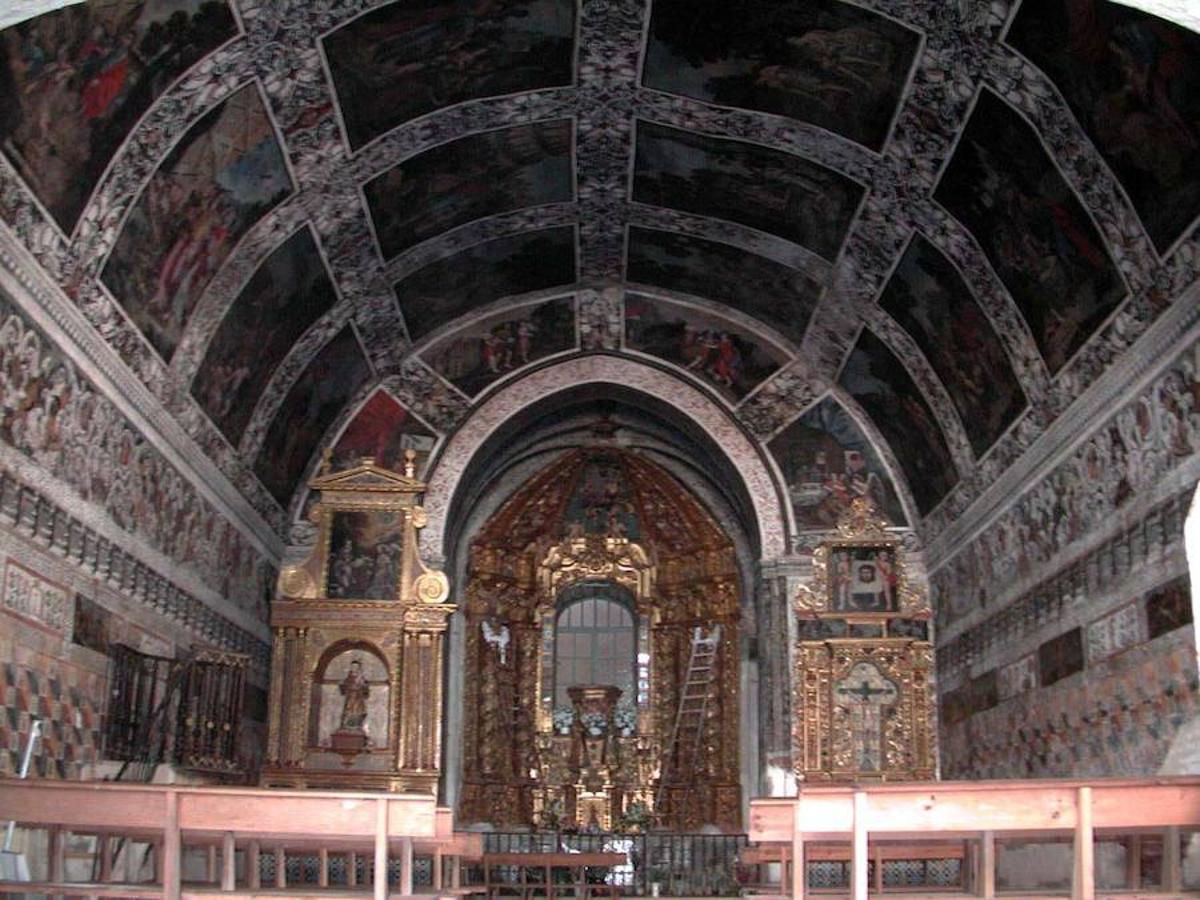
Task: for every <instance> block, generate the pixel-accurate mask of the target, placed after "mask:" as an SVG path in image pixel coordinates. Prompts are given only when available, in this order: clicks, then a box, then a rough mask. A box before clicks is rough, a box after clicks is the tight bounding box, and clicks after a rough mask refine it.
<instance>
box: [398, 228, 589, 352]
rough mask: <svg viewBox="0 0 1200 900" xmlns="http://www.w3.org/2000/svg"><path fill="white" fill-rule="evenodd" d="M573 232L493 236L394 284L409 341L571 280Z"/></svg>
mask: <svg viewBox="0 0 1200 900" xmlns="http://www.w3.org/2000/svg"><path fill="white" fill-rule="evenodd" d="M575 278H576V275H575V229H574V228H572V227H571V226H569V225H567V226H563V227H561V228H546V229H543V230H541V231H533V232H527V233H525V234H517V235H512V236H510V237H502V238H496V239H495V240H491V241H486V242H484V243H482V244H477V245H476V246H474V247H468V248H467V249H466V250H462V251H460V252H458V253H455V254H454V255H453V256H449V257H447V258H446V259H439V260H437V261H435V262H431V263H429V264H428V265H426V266H424V267H423V268H420V269H418V270H417V271H416V272H413V273H412V274H411V275H408V276H407V277H405V278H403V279H402V280H401V281H399V282H397V284H396V293H397V295H398V296H399V298H400V309H401V310H402V311H403V313H404V322H405V324H406V325H407V326H408V334H409V336H410V337H411V338H412V339H413V340H417V339H418V338H421V337H424V336H425V335H427V334H429V333H430V332H431V331H433V330H434V329H435V328H438V327H440V326H442V325H445V324H446V323H447V322H449V321H450V320H451V319H455V318H457V317H458V316H461V315H463V314H464V313H468V312H470V311H471V310H473V309H475V308H476V307H479V306H483V305H484V304H486V303H492V302H494V301H496V300H500V299H502V298H504V297H509V296H513V295H515V294H524V293H528V292H530V291H539V290H545V289H546V288H552V287H558V286H561V285H569V284H573V283H574V282H575Z"/></svg>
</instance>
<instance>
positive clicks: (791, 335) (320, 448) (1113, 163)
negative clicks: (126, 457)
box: [0, 0, 1200, 538]
mask: <svg viewBox="0 0 1200 900" xmlns="http://www.w3.org/2000/svg"><path fill="white" fill-rule="evenodd" d="M1198 84H1200V38H1198V37H1197V36H1196V35H1193V34H1190V33H1187V32H1184V31H1182V30H1181V29H1179V28H1177V27H1175V26H1170V25H1167V24H1166V23H1164V22H1161V21H1160V20H1157V19H1154V18H1153V17H1150V16H1148V15H1146V14H1144V13H1141V12H1137V11H1134V10H1131V9H1126V8H1123V7H1118V6H1116V5H1114V4H1110V3H1107V2H1104V0H1036V2H1035V0H996V2H991V3H988V2H982V0H969V2H965V3H958V2H953V3H950V2H945V0H784V2H780V0H655V2H653V3H650V2H649V0H616V2H603V3H602V2H596V3H584V4H577V3H573V2H570V0H414V2H392V0H297V2H294V3H290V4H281V3H272V2H266V0H226V2H216V0H144V2H134V0H91V2H88V3H86V4H83V5H79V6H74V7H71V8H69V9H66V10H62V11H59V12H56V13H51V14H46V15H44V16H42V17H40V18H37V19H34V20H31V21H30V22H28V23H25V24H22V25H20V26H15V27H12V28H9V29H8V30H6V31H3V32H2V33H0V219H2V220H3V223H4V225H3V227H0V241H10V242H16V243H17V244H19V246H20V250H21V253H22V254H25V255H27V256H30V257H32V258H33V259H34V260H35V261H36V264H37V265H38V266H40V267H41V270H42V273H44V275H45V277H46V278H47V279H48V280H49V282H51V283H52V284H53V285H54V286H55V287H56V291H55V292H54V299H52V300H51V301H47V302H48V303H52V304H60V305H62V306H63V307H64V308H66V307H72V308H71V309H70V310H69V313H70V315H71V316H75V317H76V319H71V320H70V321H71V322H75V321H76V320H77V318H78V316H82V317H83V319H85V320H86V322H87V323H89V324H90V325H91V327H92V328H93V330H94V332H95V335H94V336H93V337H94V339H95V340H96V341H101V342H105V343H107V345H108V347H109V348H111V351H112V355H113V360H112V365H111V366H109V369H110V370H111V371H112V372H114V373H116V374H115V375H114V377H115V378H117V379H118V381H119V382H120V379H125V380H126V381H125V382H121V383H128V384H129V385H133V386H136V388H137V390H139V391H143V392H148V394H146V396H149V397H152V398H153V399H154V400H155V401H156V402H157V403H158V404H160V409H159V410H158V411H157V412H155V413H154V414H155V415H157V416H159V417H160V418H161V419H163V420H169V421H171V422H173V423H174V425H177V426H178V433H179V435H180V437H179V438H178V439H179V440H180V441H181V442H182V443H181V444H180V446H179V447H178V450H179V453H180V454H181V455H182V456H183V457H185V458H187V457H195V456H197V455H200V454H203V455H204V456H206V457H207V460H208V462H211V464H212V467H213V468H214V471H216V472H219V473H220V474H221V476H223V477H224V478H225V479H227V491H228V493H229V494H230V495H233V494H236V495H237V496H238V497H239V498H242V499H244V500H245V501H246V503H247V504H248V507H249V509H250V510H251V511H252V512H253V513H254V514H256V515H258V516H259V517H261V522H262V523H263V527H264V528H268V529H273V530H274V531H276V532H277V533H283V532H284V531H285V530H286V528H287V522H288V521H289V519H290V518H291V517H293V516H294V515H295V514H296V513H297V511H298V506H297V504H298V498H297V496H296V494H295V488H296V486H297V485H298V484H299V483H301V482H302V481H303V479H304V477H305V475H306V474H307V473H310V472H311V471H312V470H313V468H314V467H315V465H316V460H318V459H319V458H320V455H321V453H322V452H324V451H325V450H327V449H330V448H335V449H336V448H340V449H337V453H339V454H345V455H346V456H347V457H348V456H349V455H351V454H355V453H358V454H359V455H362V453H363V451H362V449H361V448H363V447H370V448H372V450H371V452H372V453H376V454H382V456H387V457H388V458H395V459H398V458H399V457H397V456H396V453H397V451H398V448H400V449H402V448H403V447H404V446H413V447H417V445H420V447H421V448H424V449H422V451H421V452H429V449H430V448H431V447H432V444H433V443H434V442H435V441H443V440H445V439H446V438H447V437H448V436H450V435H451V434H452V433H453V432H454V431H455V429H456V428H458V427H459V426H460V425H461V424H462V423H463V422H464V421H466V418H467V417H468V415H469V414H470V412H471V409H472V404H473V403H475V402H476V400H477V398H479V397H481V396H484V394H485V392H490V391H495V390H497V389H498V388H499V386H500V382H501V381H504V382H505V383H507V382H508V381H510V380H515V379H519V378H520V377H522V375H523V374H524V373H527V372H528V373H532V372H535V371H538V370H539V369H540V368H541V367H544V366H546V365H548V363H549V362H551V361H555V360H558V359H559V358H561V357H565V356H570V355H572V354H581V353H593V352H602V353H605V354H610V355H626V356H630V357H636V358H637V359H638V360H639V361H640V362H641V363H642V364H643V365H645V366H647V367H649V368H650V369H652V370H653V371H655V372H656V373H659V374H661V373H663V372H668V373H671V375H672V376H674V377H678V378H680V379H684V380H687V381H688V382H689V384H694V385H698V386H700V387H701V388H703V389H704V391H705V392H706V393H707V395H708V396H709V397H711V398H713V402H714V403H717V404H719V405H720V406H721V407H722V408H724V409H725V410H726V413H727V414H728V416H730V417H732V418H733V419H734V420H735V421H736V422H737V423H738V424H739V425H740V426H741V429H742V430H743V431H744V432H745V433H746V434H748V435H751V436H753V437H754V438H756V439H758V440H759V441H761V442H763V443H764V444H766V445H767V446H768V447H769V449H770V453H771V456H772V457H773V458H774V460H775V462H776V464H777V466H778V471H779V472H780V473H781V475H782V477H783V478H784V480H785V481H786V485H787V491H788V492H789V494H790V496H791V499H792V505H793V513H794V518H795V520H796V524H797V526H798V527H800V528H819V527H827V526H828V524H829V521H830V517H831V516H832V515H834V514H835V512H836V509H837V503H838V502H840V501H841V498H844V497H845V496H849V495H851V494H852V493H853V492H854V491H863V492H868V493H871V494H872V495H875V496H877V498H878V499H879V500H880V502H881V504H882V506H883V507H884V509H885V510H886V512H887V514H888V516H889V517H890V518H892V520H893V521H895V522H902V521H909V523H910V524H911V525H913V526H914V527H916V528H918V529H919V530H920V531H922V533H923V536H925V537H926V538H935V537H936V536H937V535H938V534H940V533H943V532H945V531H946V530H947V529H948V528H949V527H950V526H951V525H953V524H954V523H955V522H956V521H957V520H958V519H959V517H961V516H963V515H965V514H967V513H968V512H969V511H970V510H971V509H973V508H980V509H981V508H983V506H984V504H976V501H977V500H979V499H980V498H981V497H983V495H984V493H985V492H986V491H987V490H988V489H989V488H990V487H991V486H992V485H994V484H995V483H996V482H997V478H998V476H999V475H1001V474H1003V473H1004V472H1005V471H1007V470H1009V469H1010V468H1011V467H1013V466H1014V464H1016V463H1018V462H1019V461H1020V460H1022V458H1023V457H1024V454H1026V451H1027V450H1029V448H1031V447H1033V446H1035V444H1036V442H1037V441H1038V439H1039V438H1040V437H1041V436H1042V435H1043V434H1045V433H1046V431H1047V429H1050V428H1051V427H1052V426H1053V425H1054V424H1055V422H1056V420H1057V419H1058V418H1059V417H1060V416H1061V415H1062V414H1063V413H1064V411H1066V410H1067V409H1068V408H1069V407H1070V406H1071V403H1072V402H1073V401H1074V400H1075V398H1076V397H1078V396H1079V395H1080V394H1081V393H1082V392H1083V391H1084V390H1085V389H1086V388H1087V387H1088V385H1089V384H1092V383H1094V382H1095V381H1096V379H1097V378H1099V376H1101V375H1103V374H1104V373H1105V372H1106V371H1107V370H1108V369H1109V367H1110V366H1111V365H1113V364H1114V363H1117V362H1119V361H1120V360H1122V359H1123V358H1126V355H1127V353H1128V351H1129V349H1130V347H1132V346H1133V345H1134V343H1135V342H1136V341H1137V340H1138V339H1139V338H1141V337H1142V336H1143V335H1144V334H1146V333H1147V331H1148V330H1149V329H1151V327H1152V326H1154V325H1155V323H1156V322H1157V321H1159V320H1160V319H1161V318H1162V317H1163V316H1167V315H1170V316H1174V317H1176V318H1179V319H1180V320H1184V319H1187V317H1188V316H1189V315H1190V316H1195V315H1196V313H1195V311H1194V310H1195V307H1196V304H1195V302H1194V295H1189V294H1188V293H1187V292H1188V290H1189V289H1191V288H1192V287H1193V286H1194V285H1195V283H1196V282H1197V281H1198V280H1200V230H1198V229H1197V217H1198V215H1200V174H1198V173H1200V166H1198V165H1197V163H1198V162H1200V156H1198V154H1200V99H1198V98H1200V89H1198ZM22 258H25V257H24V256H22ZM63 315H64V316H65V315H66V313H65V312H64V313H63ZM63 321H67V320H66V319H65V318H64V320H63ZM1172 321H1174V320H1172ZM1189 321H1190V320H1189ZM72 327H74V326H72ZM1172 327H1175V326H1172ZM68 330H70V329H68ZM106 365H107V364H106ZM381 386H383V387H386V392H385V393H377V392H376V393H372V392H373V391H375V390H376V389H377V388H380V387H381ZM131 395H132V394H131ZM138 396H142V395H141V394H139V395H138ZM368 398H369V399H368ZM172 440H175V439H174V438H173V439H172ZM380 448H382V449H380ZM206 464H207V463H206ZM239 502H240V500H239ZM972 504H976V506H975V507H973V506H972ZM906 511H907V513H908V515H907V517H906V516H905V512H906Z"/></svg>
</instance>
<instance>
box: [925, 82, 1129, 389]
mask: <svg viewBox="0 0 1200 900" xmlns="http://www.w3.org/2000/svg"><path fill="white" fill-rule="evenodd" d="M934 198H935V199H936V200H937V201H938V202H939V203H941V204H942V206H944V207H946V209H947V210H948V211H949V212H950V213H951V214H952V215H953V216H955V217H956V218H957V219H958V220H959V221H960V222H962V223H963V224H964V225H965V226H966V227H967V228H968V229H969V230H970V231H971V232H972V233H973V234H974V235H975V237H976V239H977V240H978V241H979V244H980V246H981V247H982V248H983V252H984V253H986V254H987V257H988V259H989V260H990V261H991V263H992V266H993V267H994V268H995V270H996V274H997V275H998V276H1000V280H1001V281H1003V282H1004V284H1005V286H1006V287H1007V288H1008V290H1009V292H1010V293H1011V294H1012V297H1013V300H1015V301H1016V304H1017V307H1018V308H1019V309H1020V310H1021V314H1022V315H1023V316H1024V317H1025V321H1026V322H1028V323H1029V328H1030V330H1031V331H1032V332H1033V339H1034V340H1035V341H1036V342H1037V345H1038V349H1039V350H1040V351H1041V353H1042V356H1043V357H1044V358H1045V360H1046V365H1047V366H1049V368H1050V371H1051V372H1052V373H1053V372H1057V371H1058V370H1059V369H1061V368H1062V367H1063V365H1064V364H1065V363H1066V362H1067V360H1068V359H1069V358H1070V357H1071V356H1072V355H1073V354H1074V353H1075V351H1076V350H1078V349H1079V348H1080V347H1082V346H1083V344H1084V342H1086V341H1087V339H1088V338H1089V337H1091V335H1092V334H1093V333H1094V332H1095V331H1096V329H1098V328H1099V327H1100V325H1101V324H1102V323H1103V322H1104V320H1105V319H1107V318H1108V316H1109V314H1111V313H1112V311H1113V310H1114V309H1116V307H1117V305H1118V304H1119V303H1120V302H1121V300H1122V298H1123V297H1124V296H1125V286H1124V284H1123V283H1122V282H1121V279H1120V276H1119V275H1118V274H1117V270H1116V267H1115V266H1114V265H1113V262H1112V260H1111V259H1110V258H1109V256H1108V252H1107V250H1106V249H1105V246H1104V241H1103V239H1102V238H1101V237H1100V233H1099V232H1098V231H1097V230H1096V226H1095V224H1093V222H1092V220H1091V219H1090V218H1088V215H1087V213H1086V212H1085V211H1084V209H1083V207H1082V206H1081V205H1080V203H1079V200H1078V199H1077V198H1076V197H1075V195H1074V194H1073V193H1072V192H1071V188H1070V187H1069V186H1068V185H1067V183H1066V182H1065V181H1064V180H1063V177H1062V175H1061V174H1059V172H1058V170H1057V169H1055V168H1054V164H1053V162H1051V160H1050V157H1049V156H1047V155H1046V151H1045V149H1044V148H1043V147H1042V145H1041V143H1040V141H1039V140H1038V136H1037V133H1036V132H1034V130H1033V129H1032V128H1031V127H1030V126H1029V124H1028V123H1026V122H1025V120H1024V119H1022V118H1021V117H1020V116H1019V115H1017V114H1016V113H1015V112H1014V111H1013V110H1012V109H1011V108H1010V107H1008V106H1007V105H1005V104H1004V102H1003V101H1001V100H999V99H998V98H997V97H996V96H995V95H994V94H992V93H990V92H989V91H983V92H982V93H981V94H980V96H979V102H978V103H977V105H976V106H975V110H974V112H972V113H971V118H970V120H969V121H968V122H967V127H966V129H965V130H964V132H963V136H962V139H961V140H960V141H959V144H958V148H957V149H956V150H955V152H954V156H953V157H952V158H951V160H950V164H949V165H948V166H947V167H946V171H945V173H944V174H943V175H942V179H941V181H940V182H939V184H938V186H937V190H936V191H935V192H934Z"/></svg>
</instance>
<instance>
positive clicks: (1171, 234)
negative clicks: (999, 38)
mask: <svg viewBox="0 0 1200 900" xmlns="http://www.w3.org/2000/svg"><path fill="white" fill-rule="evenodd" d="M1008 41H1009V43H1011V44H1012V45H1013V46H1014V47H1016V48H1017V49H1018V50H1020V51H1021V52H1022V53H1024V54H1025V55H1026V56H1027V57H1029V59H1030V60H1032V61H1033V62H1034V63H1035V64H1036V65H1037V66H1038V67H1039V68H1040V69H1042V71H1044V72H1045V73H1046V74H1047V75H1049V76H1050V78H1051V79H1053V81H1054V83H1055V85H1056V86H1057V87H1058V89H1059V91H1061V92H1062V94H1063V97H1064V98H1065V99H1066V101H1067V103H1068V105H1069V106H1070V107H1071V111H1072V112H1074V113H1075V117H1076V118H1077V119H1078V120H1079V123H1080V124H1081V125H1082V126H1083V129H1084V131H1086V132H1087V134H1088V137H1090V138H1091V139H1092V141H1094V142H1095V144H1096V147H1097V148H1098V149H1099V150H1100V153H1101V154H1102V155H1103V156H1104V159H1105V160H1106V161H1107V162H1108V164H1109V165H1110V166H1111V167H1112V169H1113V171H1114V172H1115V173H1116V175H1117V177H1118V178H1119V179H1120V181H1121V184H1122V185H1123V186H1124V187H1125V190H1126V191H1127V192H1128V194H1129V199H1130V200H1131V201H1132V202H1133V205H1134V208H1135V209H1137V212H1138V215H1139V216H1141V219H1142V221H1143V222H1144V223H1145V225H1146V230H1147V231H1148V232H1149V233H1150V237H1151V239H1152V240H1153V241H1154V244H1155V246H1156V247H1158V249H1159V251H1160V252H1163V251H1165V250H1166V249H1167V248H1168V247H1169V246H1170V245H1171V243H1172V242H1174V240H1175V239H1176V238H1178V237H1179V236H1180V234H1181V233H1182V232H1183V230H1184V229H1185V228H1187V226H1188V225H1189V224H1191V222H1192V221H1194V220H1195V218H1196V216H1197V215H1200V35H1197V34H1195V33H1193V32H1190V31H1188V30H1187V29H1185V28H1180V27H1177V26H1174V25H1171V24H1169V23H1168V22H1166V21H1164V20H1163V19H1160V18H1158V17H1157V16H1152V15H1148V14H1146V13H1143V12H1140V11H1137V10H1133V9H1130V8H1128V7H1126V6H1120V5H1118V4H1116V3H1105V2H1101V0H1070V2H1068V0H1048V2H1043V3H1024V4H1022V6H1021V10H1020V12H1019V13H1018V14H1017V17H1016V19H1015V20H1014V21H1013V24H1012V27H1011V28H1010V29H1009V33H1008Z"/></svg>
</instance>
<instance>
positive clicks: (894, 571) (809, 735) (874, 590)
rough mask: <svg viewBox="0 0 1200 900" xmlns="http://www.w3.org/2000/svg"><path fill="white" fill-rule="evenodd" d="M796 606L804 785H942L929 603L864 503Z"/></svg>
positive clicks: (845, 522) (797, 740)
mask: <svg viewBox="0 0 1200 900" xmlns="http://www.w3.org/2000/svg"><path fill="white" fill-rule="evenodd" d="M795 604H796V605H795V613H796V646H795V653H794V660H795V671H794V675H793V700H792V746H793V760H794V766H795V771H796V778H797V780H798V781H800V782H870V781H927V780H931V779H933V778H935V777H936V775H937V725H936V721H935V715H936V711H935V706H934V704H935V703H936V697H937V694H936V692H935V691H934V683H933V663H934V660H933V642H932V635H931V634H930V628H931V626H932V614H931V610H930V604H929V595H928V592H927V591H926V590H925V589H924V588H923V586H922V585H921V583H920V581H919V580H918V579H917V578H915V577H914V573H913V571H912V564H911V563H910V562H909V560H908V558H907V553H906V550H905V548H904V546H903V542H902V540H901V539H900V537H899V536H898V535H897V534H896V533H894V532H892V531H889V530H888V523H887V521H886V520H885V519H883V518H881V517H879V516H878V515H877V513H876V512H875V509H874V507H873V506H872V504H871V503H870V501H869V500H867V499H865V498H859V499H856V500H855V501H854V502H853V503H852V504H851V506H850V508H849V509H848V510H847V512H846V514H845V515H843V517H842V519H841V520H840V521H839V523H838V531H837V534H836V535H835V536H832V537H831V538H830V539H829V540H827V541H824V542H823V543H822V544H821V545H820V546H819V547H817V548H816V550H815V551H814V553H813V573H812V578H811V580H810V581H809V582H808V583H807V584H804V585H802V586H801V587H800V590H799V592H798V593H797V596H796V601H795Z"/></svg>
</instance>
